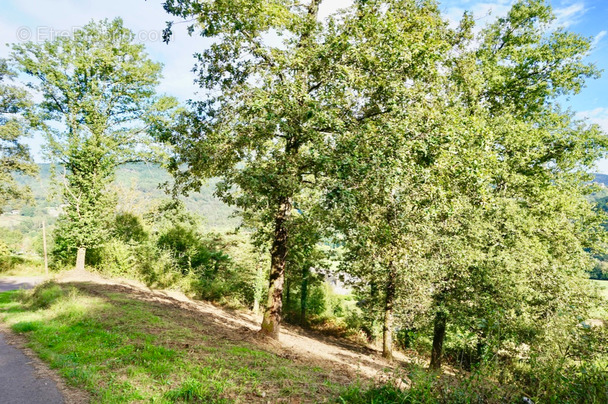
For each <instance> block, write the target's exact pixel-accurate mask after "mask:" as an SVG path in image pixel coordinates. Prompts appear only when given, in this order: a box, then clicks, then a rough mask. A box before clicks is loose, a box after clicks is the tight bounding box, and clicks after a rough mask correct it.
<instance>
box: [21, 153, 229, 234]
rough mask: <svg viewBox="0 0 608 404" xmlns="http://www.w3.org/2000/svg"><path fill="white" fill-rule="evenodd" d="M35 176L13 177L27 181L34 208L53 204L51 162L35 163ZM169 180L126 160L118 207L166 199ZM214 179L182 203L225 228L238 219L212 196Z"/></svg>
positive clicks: (136, 207)
mask: <svg viewBox="0 0 608 404" xmlns="http://www.w3.org/2000/svg"><path fill="white" fill-rule="evenodd" d="M39 168H40V174H39V176H38V177H37V178H32V177H25V176H18V177H17V180H18V182H19V183H21V184H23V185H28V186H29V187H30V188H31V189H32V192H33V194H34V199H35V200H36V207H37V208H46V207H57V206H59V203H60V202H59V199H58V198H57V197H56V196H55V197H54V198H49V196H52V193H53V190H54V189H53V187H52V185H51V165H50V164H39ZM167 182H169V183H170V182H171V176H170V175H169V173H168V172H167V171H166V170H164V169H163V168H162V167H159V166H156V165H148V164H144V163H139V164H127V165H125V166H122V167H120V168H119V169H118V171H117V173H116V181H115V183H114V186H115V187H116V188H117V191H118V196H119V209H122V210H131V211H136V212H144V211H146V210H148V209H149V208H151V207H152V206H153V205H154V204H156V203H159V202H160V201H162V200H166V199H169V198H170V196H168V195H167V194H166V193H165V191H164V190H163V189H161V185H162V184H164V183H167ZM216 183H217V180H210V181H209V183H208V184H207V185H206V186H204V187H203V188H202V189H201V191H200V192H196V193H193V194H191V195H190V196H188V197H183V198H182V200H183V201H184V203H185V205H186V207H187V208H188V209H189V210H190V211H192V212H194V213H196V214H198V215H200V216H202V217H203V218H204V219H205V224H206V227H207V228H209V229H214V230H225V229H229V228H234V227H235V226H237V225H238V223H239V219H238V218H236V217H231V216H232V214H233V212H234V209H233V208H231V207H230V206H228V205H226V204H224V203H223V202H222V201H220V200H219V199H218V198H216V197H215V196H213V189H214V187H215V184H216Z"/></svg>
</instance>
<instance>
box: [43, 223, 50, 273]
mask: <svg viewBox="0 0 608 404" xmlns="http://www.w3.org/2000/svg"><path fill="white" fill-rule="evenodd" d="M42 248H43V250H44V273H45V274H46V276H49V259H48V257H47V254H46V221H45V220H43V221H42Z"/></svg>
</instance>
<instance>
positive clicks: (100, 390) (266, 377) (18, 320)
mask: <svg viewBox="0 0 608 404" xmlns="http://www.w3.org/2000/svg"><path fill="white" fill-rule="evenodd" d="M151 296H152V295H146V294H145V293H144V292H142V291H136V290H132V289H128V288H124V287H121V286H112V285H94V286H93V285H88V284H62V285H59V284H54V283H47V284H45V285H42V286H41V287H39V288H37V289H36V290H35V291H27V292H23V291H14V292H6V293H3V294H0V317H1V318H2V320H3V321H5V322H6V323H8V324H9V325H10V326H11V328H12V329H13V330H14V331H15V332H18V333H21V334H25V335H26V336H27V338H28V340H29V345H30V347H31V348H32V349H33V350H34V351H35V352H37V353H38V354H39V355H40V357H41V358H42V359H43V360H45V361H46V362H48V363H49V364H50V365H51V367H53V368H56V369H57V370H58V371H59V372H60V373H61V374H62V375H63V376H64V377H66V379H67V380H68V382H69V383H72V384H74V385H75V386H77V387H80V388H82V389H84V390H86V391H88V392H89V393H90V394H91V396H92V397H93V401H94V402H106V403H119V402H154V403H162V402H204V403H220V402H324V401H334V400H335V397H336V396H337V395H339V392H340V391H343V389H344V385H346V384H348V383H350V382H351V381H352V380H351V379H349V378H348V377H347V375H345V374H344V373H342V374H340V373H339V372H331V370H330V369H324V368H321V367H318V366H310V364H307V363H304V362H302V361H298V360H295V361H294V360H292V359H290V358H289V357H288V356H287V355H284V354H281V353H277V352H276V350H273V349H272V346H271V345H269V342H267V341H263V340H258V338H257V336H256V334H255V333H253V332H251V331H249V330H240V329H238V328H235V327H233V326H232V325H231V324H228V323H227V322H223V321H222V319H221V318H205V317H204V316H202V314H201V313H197V312H195V311H193V310H189V309H188V308H186V307H180V305H179V304H176V303H178V302H170V301H163V300H162V299H158V298H153V297H151Z"/></svg>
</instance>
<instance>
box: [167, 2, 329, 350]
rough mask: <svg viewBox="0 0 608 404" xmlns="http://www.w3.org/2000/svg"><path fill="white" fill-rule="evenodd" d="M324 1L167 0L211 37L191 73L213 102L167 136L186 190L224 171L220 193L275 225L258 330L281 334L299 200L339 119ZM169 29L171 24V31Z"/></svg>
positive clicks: (199, 105)
mask: <svg viewBox="0 0 608 404" xmlns="http://www.w3.org/2000/svg"><path fill="white" fill-rule="evenodd" d="M320 3H321V0H310V1H309V2H307V3H305V4H303V3H299V2H293V1H290V0H270V1H261V2H260V1H254V0H245V1H235V2H224V1H202V2H201V1H192V0H170V1H166V2H165V3H164V7H165V10H166V11H167V12H169V13H170V14H173V15H175V16H179V17H183V18H185V19H194V20H195V21H196V23H195V24H193V25H192V26H191V31H192V32H193V31H196V30H198V32H200V35H201V36H203V37H206V38H209V39H210V40H211V41H212V44H211V46H210V47H209V48H207V49H206V50H205V51H203V52H201V53H199V54H197V55H196V56H197V58H198V63H197V65H196V67H195V70H196V72H197V74H198V83H199V85H200V86H201V88H202V89H204V90H205V91H204V95H205V96H207V99H206V100H205V101H202V102H197V103H194V104H193V106H194V108H193V112H192V113H191V114H190V115H189V116H186V117H185V118H184V121H183V122H182V123H183V124H182V125H181V126H180V127H177V128H176V129H175V130H174V131H173V132H172V133H169V134H167V136H166V137H165V139H166V140H168V141H170V142H171V143H172V144H173V145H174V147H175V151H176V154H175V159H174V161H173V165H172V167H171V168H172V171H173V173H174V175H175V177H176V179H177V181H176V182H177V185H178V186H181V187H182V189H183V190H186V191H187V190H192V189H197V188H198V187H200V185H201V182H202V181H203V180H204V179H205V178H208V177H211V176H219V177H220V178H221V179H222V180H221V182H220V183H219V184H218V187H217V194H218V195H219V196H220V197H221V198H222V199H223V200H224V201H226V202H228V203H230V204H233V205H236V206H238V207H239V208H241V209H242V210H243V211H245V212H252V214H254V215H255V216H256V217H258V218H260V220H261V221H262V222H263V223H264V226H262V227H263V228H268V227H270V231H269V233H270V234H269V238H270V240H271V247H270V255H271V268H270V276H269V277H270V279H269V284H268V301H267V303H266V306H265V309H264V318H263V322H262V332H263V333H264V334H267V335H268V336H271V337H273V338H278V336H279V325H280V321H281V310H282V294H283V284H284V280H285V266H286V261H287V257H288V249H289V245H290V241H289V238H290V234H289V228H290V226H291V221H292V212H293V209H294V206H297V205H298V204H299V203H300V202H301V199H302V198H306V194H307V192H308V191H309V190H310V189H311V188H314V182H315V173H316V166H317V162H316V160H317V158H318V154H319V152H320V151H321V150H323V149H324V148H325V147H326V144H327V142H328V141H329V139H330V135H328V133H327V132H326V131H325V128H327V127H328V124H329V123H330V122H332V121H333V120H336V119H337V118H336V116H335V115H336V114H335V110H337V109H338V108H336V104H337V102H336V101H337V99H336V97H335V95H336V91H339V90H337V89H333V88H332V87H331V77H330V75H329V74H328V73H329V71H328V66H330V65H331V64H332V63H333V62H337V63H339V54H337V53H336V52H338V51H339V50H337V49H332V48H331V46H327V45H326V43H325V32H324V30H323V26H322V24H321V23H320V22H319V21H318V11H319V5H320ZM169 32H170V31H167V33H168V34H169Z"/></svg>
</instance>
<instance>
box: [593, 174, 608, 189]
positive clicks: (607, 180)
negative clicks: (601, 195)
mask: <svg viewBox="0 0 608 404" xmlns="http://www.w3.org/2000/svg"><path fill="white" fill-rule="evenodd" d="M594 175H595V178H594V179H593V182H596V183H598V184H602V185H604V186H605V187H608V175H607V174H594Z"/></svg>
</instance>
